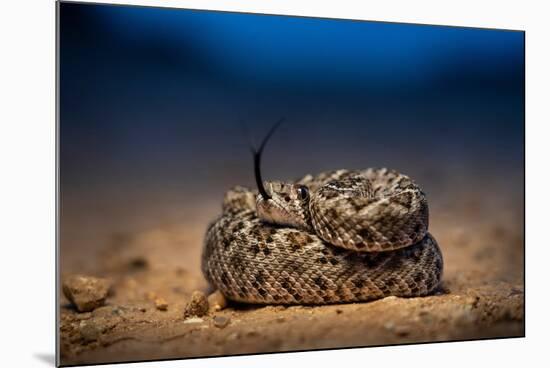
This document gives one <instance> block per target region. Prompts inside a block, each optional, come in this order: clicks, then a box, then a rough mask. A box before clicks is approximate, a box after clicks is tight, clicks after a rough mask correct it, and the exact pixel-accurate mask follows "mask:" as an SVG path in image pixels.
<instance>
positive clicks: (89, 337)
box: [79, 323, 101, 342]
mask: <svg viewBox="0 0 550 368" xmlns="http://www.w3.org/2000/svg"><path fill="white" fill-rule="evenodd" d="M79 332H80V336H81V337H82V340H84V342H93V341H96V340H97V339H98V338H99V335H101V328H100V327H99V326H98V325H97V324H95V323H84V324H82V325H81V326H80V328H79Z"/></svg>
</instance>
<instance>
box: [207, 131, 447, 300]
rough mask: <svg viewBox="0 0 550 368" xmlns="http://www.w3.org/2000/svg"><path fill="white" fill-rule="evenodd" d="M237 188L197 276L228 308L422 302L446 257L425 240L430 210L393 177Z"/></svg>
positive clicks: (360, 175) (210, 232)
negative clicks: (392, 299)
mask: <svg viewBox="0 0 550 368" xmlns="http://www.w3.org/2000/svg"><path fill="white" fill-rule="evenodd" d="M265 142H266V140H264V143H263V144H262V147H261V149H260V150H259V152H256V157H255V167H256V169H257V170H256V180H257V184H258V190H251V189H247V188H244V187H235V188H233V189H231V190H229V191H228V192H227V193H226V194H225V198H224V201H223V211H222V215H221V216H220V217H219V218H218V219H217V220H215V221H214V222H213V223H212V224H210V225H209V227H208V229H207V232H206V236H205V242H204V248H203V254H202V271H203V274H204V275H205V277H206V279H207V280H208V281H209V283H210V284H211V285H213V286H214V287H215V288H217V289H218V290H219V291H220V292H221V293H222V294H223V295H224V296H225V297H226V298H228V299H230V300H234V301H238V302H244V303H254V304H331V303H348V302H360V301H368V300H374V299H378V298H383V297H386V296H390V295H394V296H401V297H414V296H424V295H428V294H429V293H431V292H432V291H433V290H434V289H435V288H436V287H437V286H438V285H439V283H440V281H441V277H442V273H443V257H442V255H441V251H440V249H439V247H438V244H437V242H436V240H435V239H434V238H433V236H432V235H431V234H430V233H428V202H427V199H426V196H425V194H424V193H423V192H422V190H421V189H420V188H419V187H418V186H417V185H416V184H415V183H414V181H412V180H411V179H410V178H409V177H408V176H406V175H403V174H400V173H398V172H396V171H394V170H388V169H385V168H381V169H374V168H371V169H366V170H337V171H331V172H324V173H321V174H319V175H316V176H312V175H307V176H305V177H303V178H302V179H300V180H297V181H294V182H288V183H285V182H278V181H271V182H263V181H262V180H261V176H260V174H259V157H260V154H261V150H262V149H263V146H264V145H265Z"/></svg>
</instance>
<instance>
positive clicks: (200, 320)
mask: <svg viewBox="0 0 550 368" xmlns="http://www.w3.org/2000/svg"><path fill="white" fill-rule="evenodd" d="M203 322H204V319H202V318H199V317H191V318H187V319H186V320H185V321H183V323H203Z"/></svg>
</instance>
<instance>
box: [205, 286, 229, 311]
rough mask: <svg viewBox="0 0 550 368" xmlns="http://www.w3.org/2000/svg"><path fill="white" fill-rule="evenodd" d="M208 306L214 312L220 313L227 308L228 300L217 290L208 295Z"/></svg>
mask: <svg viewBox="0 0 550 368" xmlns="http://www.w3.org/2000/svg"><path fill="white" fill-rule="evenodd" d="M208 304H209V306H210V308H211V309H212V310H213V311H220V310H222V309H225V307H227V299H226V298H225V296H223V294H222V293H221V292H220V291H219V290H216V291H215V292H213V293H212V294H210V295H208Z"/></svg>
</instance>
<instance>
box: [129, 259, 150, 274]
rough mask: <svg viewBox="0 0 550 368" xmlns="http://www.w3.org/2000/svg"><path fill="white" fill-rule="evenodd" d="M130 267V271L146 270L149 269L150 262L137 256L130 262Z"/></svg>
mask: <svg viewBox="0 0 550 368" xmlns="http://www.w3.org/2000/svg"><path fill="white" fill-rule="evenodd" d="M128 266H129V267H130V269H132V270H135V271H137V270H144V269H146V268H147V267H149V262H148V261H147V259H145V257H143V256H137V257H135V258H134V259H131V260H130V262H129V263H128Z"/></svg>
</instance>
